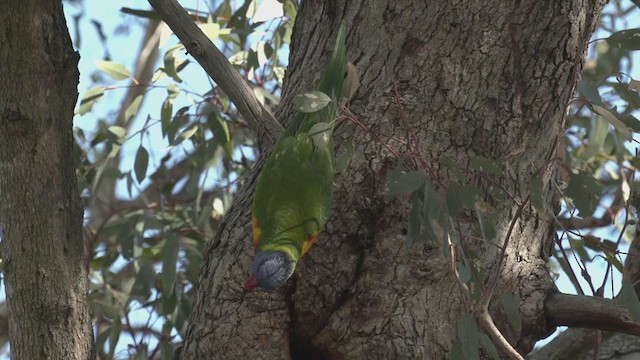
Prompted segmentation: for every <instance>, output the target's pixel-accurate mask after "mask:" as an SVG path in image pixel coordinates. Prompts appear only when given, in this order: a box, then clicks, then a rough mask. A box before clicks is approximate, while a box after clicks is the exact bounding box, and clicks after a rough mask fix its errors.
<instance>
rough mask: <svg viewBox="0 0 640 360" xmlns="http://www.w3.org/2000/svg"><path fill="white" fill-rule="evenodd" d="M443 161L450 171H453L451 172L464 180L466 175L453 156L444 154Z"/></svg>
mask: <svg viewBox="0 0 640 360" xmlns="http://www.w3.org/2000/svg"><path fill="white" fill-rule="evenodd" d="M442 162H443V163H444V165H445V166H446V167H447V168H448V169H449V171H451V173H453V175H455V176H456V178H458V180H464V176H462V173H461V172H460V169H459V167H458V164H456V162H455V161H453V159H452V158H450V157H448V156H446V155H444V156H442Z"/></svg>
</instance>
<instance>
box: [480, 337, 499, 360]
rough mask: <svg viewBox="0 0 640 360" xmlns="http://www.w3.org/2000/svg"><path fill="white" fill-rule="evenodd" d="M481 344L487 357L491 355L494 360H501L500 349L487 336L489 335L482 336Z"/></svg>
mask: <svg viewBox="0 0 640 360" xmlns="http://www.w3.org/2000/svg"><path fill="white" fill-rule="evenodd" d="M480 343H481V344H482V347H483V348H484V351H486V352H487V355H489V356H490V357H491V358H492V359H494V360H500V354H498V349H496V346H495V345H494V344H493V341H491V339H490V338H489V337H488V336H487V334H485V333H481V334H480Z"/></svg>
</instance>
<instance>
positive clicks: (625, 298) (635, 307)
mask: <svg viewBox="0 0 640 360" xmlns="http://www.w3.org/2000/svg"><path fill="white" fill-rule="evenodd" d="M618 298H619V299H620V302H621V303H622V304H624V306H626V307H627V309H629V311H630V312H631V315H633V319H634V320H635V321H640V300H639V299H638V294H637V293H636V290H635V289H634V288H633V283H632V282H631V279H629V277H628V276H626V274H625V276H624V278H623V279H622V289H620V294H619V295H618Z"/></svg>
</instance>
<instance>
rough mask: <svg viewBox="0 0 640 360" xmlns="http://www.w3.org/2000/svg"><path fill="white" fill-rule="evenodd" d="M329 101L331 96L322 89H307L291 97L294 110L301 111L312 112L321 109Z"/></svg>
mask: <svg viewBox="0 0 640 360" xmlns="http://www.w3.org/2000/svg"><path fill="white" fill-rule="evenodd" d="M330 102H331V98H330V97H329V96H327V94H325V93H323V92H322V91H309V92H306V93H304V94H298V95H296V96H295V97H294V98H293V104H294V105H295V108H296V110H298V111H300V112H303V113H313V112H316V111H319V110H321V109H322V108H324V107H325V106H327V104H329V103H330Z"/></svg>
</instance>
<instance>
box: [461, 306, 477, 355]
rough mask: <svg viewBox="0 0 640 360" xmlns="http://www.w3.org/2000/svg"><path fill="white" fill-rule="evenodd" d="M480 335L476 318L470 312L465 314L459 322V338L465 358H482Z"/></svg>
mask: <svg viewBox="0 0 640 360" xmlns="http://www.w3.org/2000/svg"><path fill="white" fill-rule="evenodd" d="M479 337H480V332H479V331H478V324H476V320H475V319H474V318H473V316H472V315H471V314H469V313H465V314H463V315H462V317H461V318H460V323H459V324H458V339H460V343H461V344H462V353H463V354H464V358H465V359H468V360H476V359H480V351H479V349H478V346H479V345H480V342H479Z"/></svg>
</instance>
